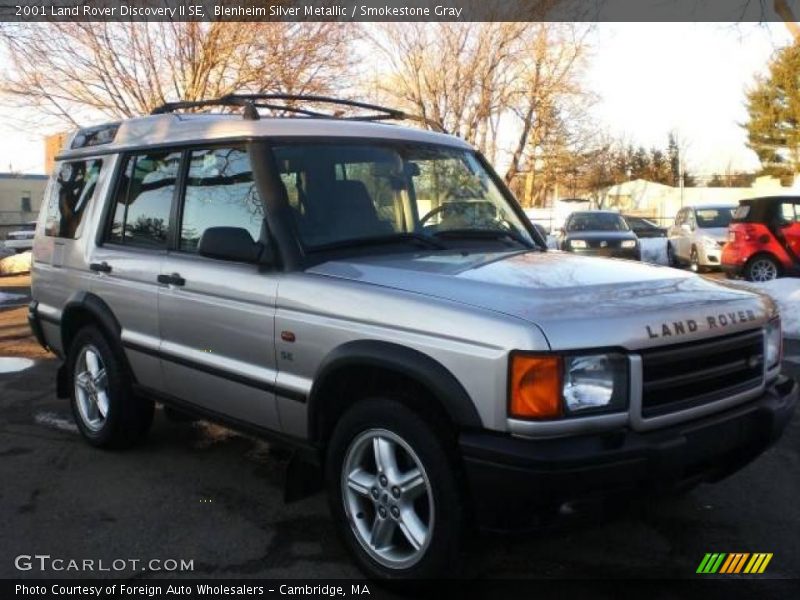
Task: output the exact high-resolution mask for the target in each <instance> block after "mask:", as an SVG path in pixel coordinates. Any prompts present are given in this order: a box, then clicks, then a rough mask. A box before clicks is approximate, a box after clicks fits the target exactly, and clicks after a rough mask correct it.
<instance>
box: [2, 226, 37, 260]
mask: <svg viewBox="0 0 800 600" xmlns="http://www.w3.org/2000/svg"><path fill="white" fill-rule="evenodd" d="M35 233H36V221H30V222H29V223H25V224H24V225H22V227H21V228H20V229H17V230H16V231H9V232H8V235H7V236H6V241H5V243H4V244H3V246H4V247H5V248H7V249H8V250H13V251H14V252H16V253H20V252H27V251H28V250H31V249H32V248H33V237H34V234H35Z"/></svg>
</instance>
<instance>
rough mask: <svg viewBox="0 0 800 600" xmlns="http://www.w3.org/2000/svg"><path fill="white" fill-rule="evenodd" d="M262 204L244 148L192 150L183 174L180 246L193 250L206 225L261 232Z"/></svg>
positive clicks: (252, 234)
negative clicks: (184, 181)
mask: <svg viewBox="0 0 800 600" xmlns="http://www.w3.org/2000/svg"><path fill="white" fill-rule="evenodd" d="M263 221H264V205H263V203H262V202H261V199H260V197H259V195H258V192H257V191H256V188H255V184H254V183H253V169H252V167H251V166H250V157H249V156H248V154H247V152H246V150H245V149H244V148H214V149H207V150H193V151H192V152H191V155H190V162H189V171H188V173H187V177H186V194H185V200H184V204H183V222H182V224H181V239H180V249H181V250H182V251H184V252H196V251H197V246H198V244H199V243H200V238H201V237H202V235H203V232H205V230H206V229H208V228H209V227H240V228H242V229H246V230H247V231H248V232H249V233H250V236H251V237H252V238H253V240H254V241H255V240H257V239H259V237H260V236H261V224H262V223H263Z"/></svg>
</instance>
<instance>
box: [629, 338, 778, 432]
mask: <svg viewBox="0 0 800 600" xmlns="http://www.w3.org/2000/svg"><path fill="white" fill-rule="evenodd" d="M763 379H764V336H763V334H762V332H761V330H758V331H751V332H748V333H742V334H735V335H730V336H726V337H721V338H716V339H713V340H709V341H703V342H691V343H688V344H679V345H676V346H669V347H667V348H660V349H654V350H645V351H644V352H642V417H643V418H645V419H647V418H650V417H657V416H660V415H664V414H667V413H672V412H677V411H681V410H686V409H689V408H694V407H695V406H700V405H702V404H708V403H709V402H714V401H716V400H721V399H722V398H725V397H728V396H732V395H734V394H738V393H741V392H745V391H748V390H752V389H755V388H758V387H759V386H760V385H761V383H762V381H763Z"/></svg>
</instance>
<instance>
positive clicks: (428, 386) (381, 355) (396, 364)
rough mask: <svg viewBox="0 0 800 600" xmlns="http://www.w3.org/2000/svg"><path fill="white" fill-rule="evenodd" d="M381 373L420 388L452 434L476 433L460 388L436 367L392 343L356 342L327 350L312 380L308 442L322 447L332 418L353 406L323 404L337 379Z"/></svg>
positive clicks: (477, 423) (473, 412)
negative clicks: (454, 430)
mask: <svg viewBox="0 0 800 600" xmlns="http://www.w3.org/2000/svg"><path fill="white" fill-rule="evenodd" d="M368 370H371V371H373V372H381V373H386V374H392V375H395V376H397V377H400V378H402V379H404V380H410V381H411V382H413V383H416V384H417V385H418V386H420V387H421V388H423V389H424V390H425V391H426V392H427V393H428V394H429V395H430V396H431V398H432V399H433V401H434V403H435V406H434V407H432V408H434V409H438V410H439V411H440V412H441V413H442V414H443V415H444V416H445V417H446V418H447V419H448V420H449V421H450V422H451V423H452V424H453V425H454V426H455V427H456V428H458V429H480V428H482V427H483V424H482V421H481V418H480V415H479V414H478V411H477V409H476V408H475V405H474V404H473V402H472V399H471V398H470V396H469V394H468V393H467V391H466V390H465V389H464V386H463V385H461V383H460V382H459V381H458V379H457V378H456V377H455V376H454V375H453V373H451V372H450V370H449V369H447V368H446V367H445V366H444V365H442V364H441V363H440V362H439V361H437V360H435V359H434V358H432V357H430V356H428V355H427V354H424V353H422V352H420V351H418V350H415V349H413V348H408V347H406V346H402V345H400V344H395V343H392V342H384V341H378V340H359V341H353V342H347V343H345V344H342V345H341V346H338V347H337V348H335V349H334V350H332V351H331V352H330V353H329V354H328V356H327V357H326V358H325V359H324V360H323V361H322V363H321V364H320V366H319V368H318V369H317V373H316V376H315V377H314V384H313V386H312V388H311V392H310V394H309V398H308V427H309V436H310V438H311V440H312V441H314V442H316V443H318V444H321V445H324V443H325V440H326V438H327V436H328V435H329V434H330V431H331V429H332V426H333V425H334V424H335V421H336V418H338V416H339V415H341V414H342V413H343V412H344V410H346V408H347V407H348V406H350V405H351V404H352V401H354V400H355V399H353V400H352V401H347V400H337V401H332V402H329V401H326V397H327V398H331V397H333V395H334V394H336V392H337V390H338V387H337V386H338V384H339V383H341V379H342V377H345V378H346V377H354V376H356V371H368Z"/></svg>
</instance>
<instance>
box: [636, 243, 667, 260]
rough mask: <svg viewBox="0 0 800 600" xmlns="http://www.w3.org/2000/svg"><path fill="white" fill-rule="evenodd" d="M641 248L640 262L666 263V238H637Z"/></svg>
mask: <svg viewBox="0 0 800 600" xmlns="http://www.w3.org/2000/svg"><path fill="white" fill-rule="evenodd" d="M639 246H640V247H641V249H642V262H648V263H653V264H656V265H668V264H669V259H668V258H667V238H642V239H640V240H639Z"/></svg>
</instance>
